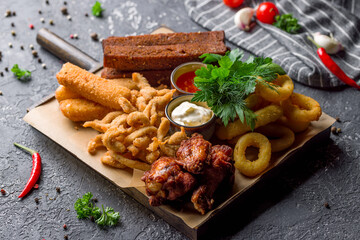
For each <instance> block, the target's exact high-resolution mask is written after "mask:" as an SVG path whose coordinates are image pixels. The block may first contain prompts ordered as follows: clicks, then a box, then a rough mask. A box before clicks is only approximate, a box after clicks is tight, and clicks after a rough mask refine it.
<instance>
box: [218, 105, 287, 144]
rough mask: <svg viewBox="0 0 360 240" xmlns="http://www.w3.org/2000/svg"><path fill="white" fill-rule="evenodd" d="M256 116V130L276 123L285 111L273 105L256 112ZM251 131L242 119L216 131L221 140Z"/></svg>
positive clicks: (222, 126)
mask: <svg viewBox="0 0 360 240" xmlns="http://www.w3.org/2000/svg"><path fill="white" fill-rule="evenodd" d="M255 114H256V116H257V117H256V123H255V128H258V127H261V126H265V125H267V124H269V123H271V122H274V121H276V120H277V119H278V118H279V117H281V116H282V114H283V111H282V108H281V107H280V106H277V105H273V104H272V105H269V106H266V107H264V108H262V109H260V110H258V111H256V112H255ZM250 130H251V128H250V126H249V125H247V124H246V122H245V123H242V122H241V121H240V119H237V120H235V121H234V122H231V123H229V124H228V125H227V126H226V127H225V126H224V125H221V126H219V127H218V128H217V129H216V136H217V137H218V138H219V139H221V140H225V139H226V140H229V139H232V138H234V137H236V136H239V135H241V134H244V133H246V132H249V131H250Z"/></svg>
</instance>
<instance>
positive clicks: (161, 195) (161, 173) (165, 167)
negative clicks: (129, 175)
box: [141, 157, 195, 206]
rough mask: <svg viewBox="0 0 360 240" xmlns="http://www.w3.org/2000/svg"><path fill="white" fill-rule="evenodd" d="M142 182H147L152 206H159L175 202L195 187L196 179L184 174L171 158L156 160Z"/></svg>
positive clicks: (147, 191) (147, 190)
mask: <svg viewBox="0 0 360 240" xmlns="http://www.w3.org/2000/svg"><path fill="white" fill-rule="evenodd" d="M141 180H142V181H144V182H145V186H146V193H147V195H148V196H150V199H149V203H150V205H151V206H159V205H161V204H163V203H164V202H165V201H166V200H175V199H177V198H179V197H181V196H183V195H184V194H186V193H187V192H189V191H190V190H191V189H192V188H193V187H194V185H195V178H194V177H193V176H192V175H191V174H190V173H186V172H183V171H182V170H181V167H180V166H179V165H178V164H177V163H176V162H175V159H174V158H171V157H161V158H159V159H158V160H156V161H155V162H154V163H153V164H152V165H151V169H150V171H147V172H145V174H144V176H143V177H142V178H141Z"/></svg>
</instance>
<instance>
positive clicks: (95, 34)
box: [90, 33, 98, 41]
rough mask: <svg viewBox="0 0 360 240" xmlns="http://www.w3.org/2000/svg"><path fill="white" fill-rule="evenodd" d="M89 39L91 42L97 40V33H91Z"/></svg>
mask: <svg viewBox="0 0 360 240" xmlns="http://www.w3.org/2000/svg"><path fill="white" fill-rule="evenodd" d="M90 37H91V38H92V40H94V41H97V40H98V35H97V33H91V34H90Z"/></svg>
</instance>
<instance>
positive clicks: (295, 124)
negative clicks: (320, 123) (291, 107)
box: [276, 116, 310, 133]
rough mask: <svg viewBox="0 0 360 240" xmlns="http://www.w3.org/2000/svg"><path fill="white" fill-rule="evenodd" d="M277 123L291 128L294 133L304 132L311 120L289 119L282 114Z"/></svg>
mask: <svg viewBox="0 0 360 240" xmlns="http://www.w3.org/2000/svg"><path fill="white" fill-rule="evenodd" d="M276 123H278V124H280V125H283V126H285V127H288V128H290V129H291V130H292V131H293V132H294V133H299V132H303V131H305V130H306V129H307V128H308V127H309V125H310V122H300V121H294V120H290V119H288V118H287V117H285V116H281V117H280V118H279V119H278V120H276Z"/></svg>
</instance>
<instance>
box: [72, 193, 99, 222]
mask: <svg viewBox="0 0 360 240" xmlns="http://www.w3.org/2000/svg"><path fill="white" fill-rule="evenodd" d="M92 197H93V195H92V193H91V192H88V193H85V194H84V196H83V197H82V198H79V199H78V200H77V201H76V202H75V205H74V208H75V211H76V213H77V217H78V218H79V219H81V218H88V217H90V216H93V212H95V211H96V210H95V211H94V205H93V204H92V202H90V200H91V198H92Z"/></svg>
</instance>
